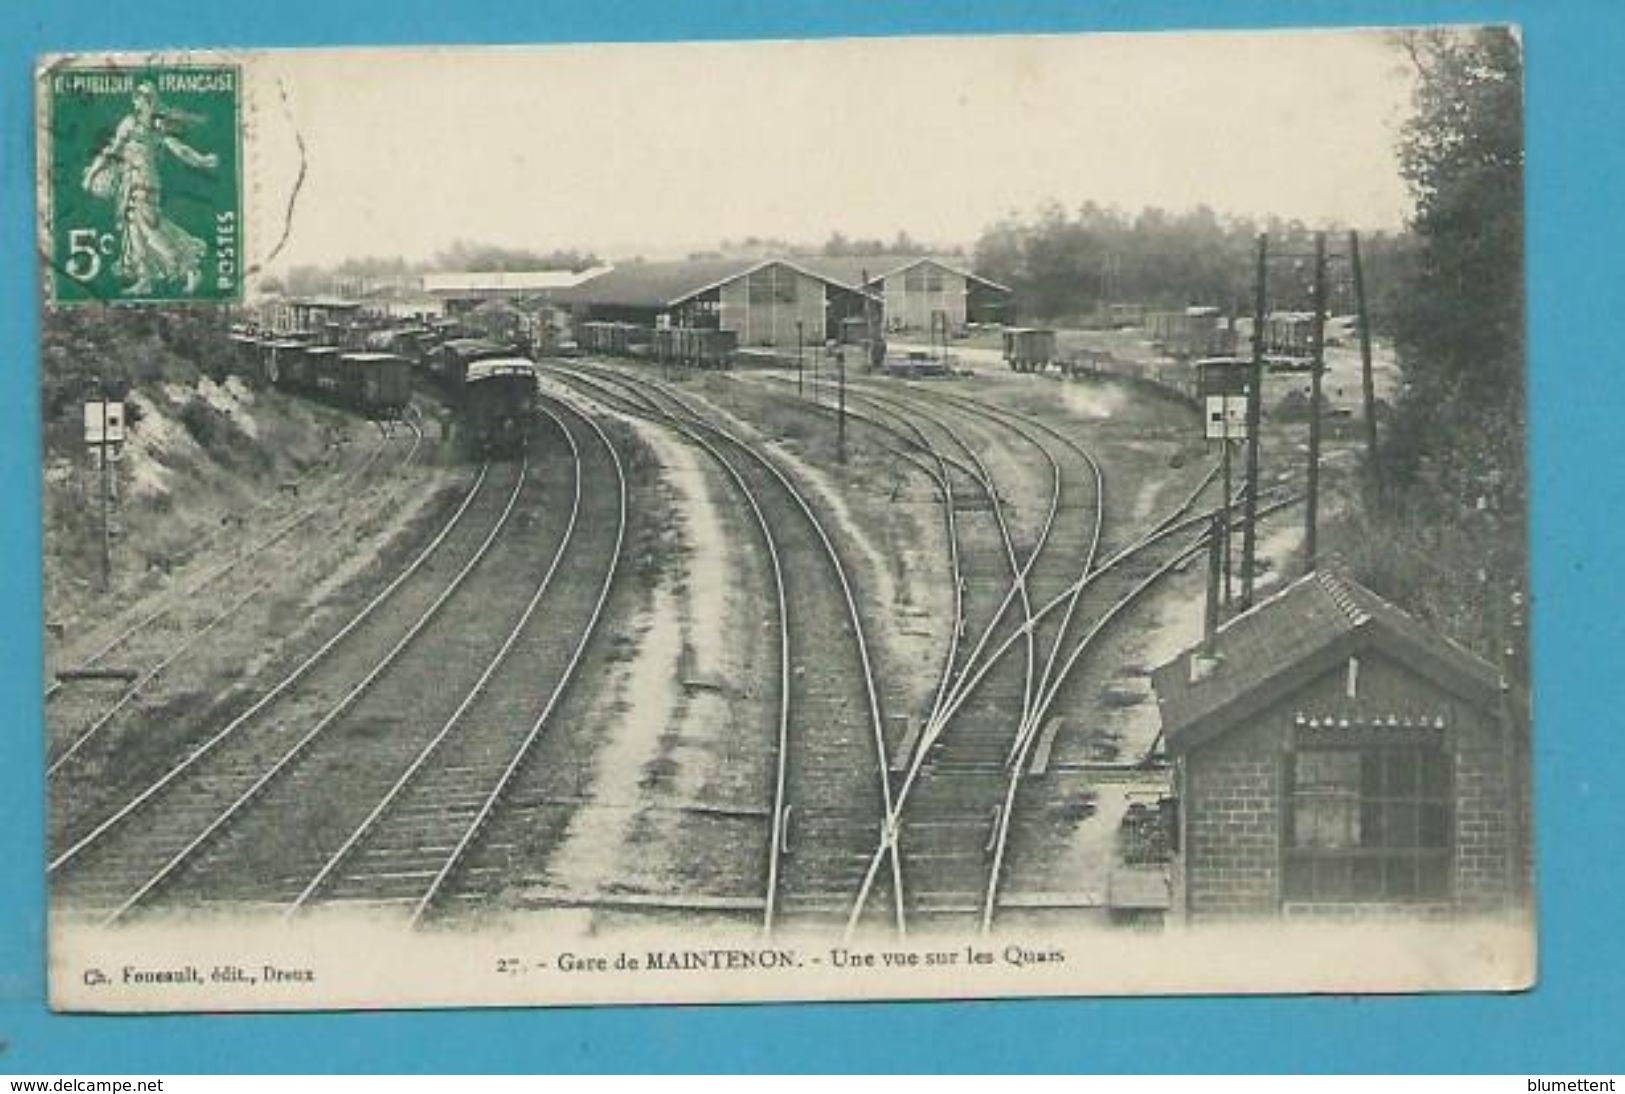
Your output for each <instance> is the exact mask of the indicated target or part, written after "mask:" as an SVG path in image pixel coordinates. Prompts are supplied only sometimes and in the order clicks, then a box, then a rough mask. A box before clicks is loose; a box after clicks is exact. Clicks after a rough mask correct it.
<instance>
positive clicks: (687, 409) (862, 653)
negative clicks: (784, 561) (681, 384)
mask: <svg viewBox="0 0 1625 1094" xmlns="http://www.w3.org/2000/svg"><path fill="white" fill-rule="evenodd" d="M561 370H564V371H569V372H584V373H586V374H588V375H589V376H599V377H602V378H603V379H604V380H605V381H607V382H610V383H613V384H615V385H616V386H620V387H625V386H628V385H630V384H631V383H632V382H633V381H632V380H631V379H630V378H628V377H626V376H625V375H624V374H622V373H620V372H619V371H618V370H614V369H593V368H584V367H582V366H573V367H570V368H568V369H562V367H561ZM649 386H652V387H655V388H656V389H658V390H659V391H660V392H661V394H662V396H663V397H664V398H665V399H667V400H669V401H670V402H671V403H674V404H676V405H677V406H678V407H680V408H681V409H682V411H683V413H684V414H685V415H686V416H687V417H688V418H689V420H690V421H691V422H692V423H693V424H694V425H695V426H697V427H698V428H701V429H704V430H706V431H709V432H711V433H713V434H715V435H716V436H718V437H720V438H722V439H723V440H725V441H727V442H728V443H730V444H732V445H733V446H734V447H736V448H737V449H739V450H740V451H741V452H743V453H744V454H745V455H746V456H747V457H749V458H750V459H751V460H752V461H753V462H755V463H756V464H757V465H758V466H760V467H761V468H762V469H763V470H764V471H766V472H767V473H768V474H769V475H770V476H771V477H772V478H773V480H775V481H776V482H777V483H778V484H779V486H780V488H781V489H782V490H783V491H784V493H785V494H786V495H787V496H788V497H789V498H790V500H791V501H792V502H794V503H795V507H796V508H797V509H799V510H800V512H801V513H802V514H803V516H804V517H805V518H806V520H807V522H808V524H809V526H810V527H811V528H812V530H813V532H814V534H815V535H816V536H817V538H818V540H819V542H820V544H821V545H822V547H823V548H824V554H825V557H826V558H827V559H828V560H829V562H830V565H831V569H832V570H833V572H834V574H835V576H836V579H837V581H838V583H839V585H840V587H841V591H842V595H843V598H844V600H845V607H846V614H847V617H848V618H849V619H850V620H851V623H852V633H853V637H854V640H855V644H856V648H857V652H858V660H859V665H860V667H861V670H862V676H863V683H864V687H865V690H866V695H867V700H868V707H869V713H870V719H869V720H870V724H871V728H872V731H873V735H874V744H875V757H876V773H877V775H878V781H879V784H880V790H881V804H882V807H883V811H884V812H883V817H889V816H891V815H892V797H891V783H890V776H889V773H888V770H887V767H888V765H887V759H886V748H885V735H884V731H883V728H882V725H881V718H880V700H879V695H878V692H877V689H876V687H875V679H874V669H873V665H872V662H871V660H870V656H869V648H868V641H867V639H866V637H865V633H864V629H863V622H862V617H861V615H860V614H859V612H858V610H857V601H856V597H855V596H854V594H853V591H852V585H851V581H850V580H849V579H848V576H847V573H846V568H845V566H844V564H843V563H842V562H841V559H840V555H839V553H838V552H837V551H836V549H835V545H834V542H833V541H832V540H831V539H830V537H829V534H828V532H827V531H826V530H825V528H824V526H823V523H822V521H821V520H819V518H818V516H817V514H816V512H815V510H814V509H813V508H812V505H811V504H810V503H809V502H808V501H807V499H806V498H805V497H804V496H803V495H802V493H801V491H800V490H799V489H797V488H796V486H795V485H794V484H793V483H792V482H791V481H790V480H789V478H788V477H787V476H786V475H785V474H784V473H783V472H782V471H781V470H780V469H779V468H778V466H777V464H776V462H775V461H773V460H771V459H769V458H768V457H767V456H765V455H764V454H762V453H760V452H758V451H756V449H755V448H754V447H753V446H752V445H750V444H749V443H748V442H746V441H744V440H743V439H741V438H739V437H738V436H736V435H734V434H733V433H731V432H729V431H728V430H726V429H724V428H722V427H721V426H719V425H715V424H713V423H710V422H707V421H705V420H704V419H703V418H702V417H701V416H700V415H699V414H698V413H697V412H696V411H695V410H694V408H693V407H692V406H691V405H690V404H689V403H688V402H687V401H686V400H685V399H683V398H682V397H680V396H679V395H677V394H676V393H675V392H673V391H672V390H671V389H670V387H669V386H668V385H664V384H656V383H653V382H652V381H651V382H650V385H649ZM637 394H638V397H639V398H640V399H641V400H642V401H643V402H644V403H645V405H649V406H653V407H656V412H657V413H659V414H661V415H662V416H665V417H669V418H673V419H675V418H676V417H677V416H676V415H674V414H672V412H671V411H670V410H669V409H665V408H659V407H658V405H657V404H655V403H654V401H653V400H652V399H651V398H650V397H649V396H648V395H647V393H645V392H637ZM786 648H787V647H786ZM786 694H788V689H786ZM782 815H783V813H782V810H775V817H776V818H782ZM775 833H776V838H775V841H774V846H776V847H781V848H782V839H780V838H777V837H780V836H782V828H781V827H779V826H778V824H776V825H775ZM892 879H893V892H894V906H893V921H894V924H895V927H896V930H897V932H898V934H899V935H901V934H903V933H904V932H905V931H906V925H907V921H906V913H905V911H904V905H903V876H902V864H901V861H900V859H899V857H898V856H897V855H896V854H895V853H894V854H893V855H892Z"/></svg>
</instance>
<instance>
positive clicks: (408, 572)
mask: <svg viewBox="0 0 1625 1094" xmlns="http://www.w3.org/2000/svg"><path fill="white" fill-rule="evenodd" d="M488 469H489V467H488V465H486V466H482V467H481V468H480V471H479V474H478V476H477V477H476V478H475V480H474V482H473V483H472V484H471V485H470V487H469V489H468V492H467V493H466V494H465V495H464V496H463V500H462V503H461V504H460V505H459V506H458V507H457V510H456V511H455V512H454V513H453V514H452V515H451V517H450V518H449V519H448V520H447V521H446V523H445V524H444V525H443V526H442V527H441V528H440V530H439V531H438V532H437V533H436V535H435V537H434V538H433V539H432V540H431V541H430V542H429V544H428V545H427V546H426V547H424V548H423V550H422V551H421V552H419V554H418V555H417V557H416V558H414V559H413V560H412V562H411V563H410V564H408V565H407V567H406V568H405V569H404V570H402V571H401V572H400V573H399V574H397V575H396V577H395V578H394V580H392V581H391V582H390V583H389V584H388V585H387V586H385V587H384V589H383V590H382V591H380V592H379V593H378V594H377V595H376V596H374V597H373V598H372V599H371V600H370V601H368V602H367V604H366V606H365V607H363V608H362V609H361V610H360V611H359V612H357V613H356V614H355V615H354V616H352V617H351V618H350V620H349V621H348V622H347V623H345V625H344V626H343V627H342V628H340V629H339V631H338V632H337V633H336V634H334V635H332V636H331V637H330V638H328V639H327V641H325V642H324V643H322V645H321V646H320V648H318V649H317V650H316V652H314V653H312V654H311V655H310V656H309V657H307V658H306V659H305V660H304V661H303V662H301V663H300V664H299V665H298V666H297V667H296V668H295V669H293V671H291V672H289V673H288V674H287V675H286V676H284V677H283V678H282V679H281V680H280V681H278V682H277V684H276V685H274V686H273V687H272V688H271V689H270V690H269V691H267V692H266V693H265V694H264V695H262V696H261V697H260V698H259V699H258V700H256V701H255V702H254V704H253V705H252V706H250V707H249V708H248V709H247V710H245V711H243V712H242V713H241V714H239V715H237V716H236V717H235V718H233V719H232V720H231V721H230V722H228V723H227V724H226V725H225V727H224V728H222V729H220V730H218V731H217V732H216V733H215V734H214V735H213V736H211V737H210V738H209V739H208V740H207V741H205V742H204V743H203V744H201V745H199V746H198V747H197V748H196V749H195V750H193V751H192V752H191V753H190V754H189V755H188V756H187V757H186V759H184V760H182V761H181V762H180V763H179V764H177V765H176V766H174V767H172V768H170V769H169V771H167V772H166V773H165V774H164V775H163V776H162V777H160V778H159V779H158V780H157V781H156V782H154V783H152V784H151V785H149V786H148V787H147V789H146V790H144V791H142V792H141V793H140V794H138V795H136V797H134V798H133V799H131V800H130V801H129V802H127V803H126V804H125V805H123V806H122V807H120V808H119V809H118V810H117V811H115V812H114V813H113V814H112V815H111V816H109V817H108V818H107V819H105V820H103V821H102V822H101V823H100V824H98V825H97V826H96V827H95V828H93V829H92V830H91V831H90V832H89V833H88V834H86V835H85V836H82V837H81V838H80V839H78V840H77V841H76V842H75V843H74V844H73V845H72V846H70V847H69V848H68V849H67V850H65V851H63V852H62V853H61V854H59V855H57V856H56V857H55V858H54V859H52V860H51V861H50V863H49V864H48V865H47V867H46V872H47V873H55V872H56V871H57V870H59V869H61V868H62V867H63V866H65V865H67V864H68V863H70V862H72V861H73V860H74V859H75V858H76V857H77V856H78V855H80V854H81V853H83V852H84V851H85V850H86V849H87V848H89V847H91V846H92V845H94V844H95V843H97V842H98V841H99V840H101V838H102V837H103V836H105V835H106V834H107V833H108V832H109V831H111V830H112V829H113V828H115V827H117V826H118V825H119V824H121V823H122V822H123V821H124V820H126V819H127V818H128V817H129V816H131V815H132V814H133V813H135V812H136V811H137V810H138V809H140V807H141V806H142V805H144V804H145V803H146V802H147V801H149V800H150V799H151V798H152V797H153V796H154V795H156V794H158V793H159V792H160V791H161V790H163V789H164V787H166V786H168V785H169V784H170V783H171V782H173V781H174V780H175V779H177V778H179V777H180V776H181V775H182V774H183V773H184V772H186V771H187V770H188V769H189V768H191V766H192V765H193V764H195V763H197V762H198V761H199V760H201V759H203V757H204V756H206V755H208V754H209V753H210V752H211V751H213V750H214V749H215V748H216V747H217V746H218V745H220V744H221V743H222V742H223V741H225V740H227V739H228V738H230V737H231V736H232V735H233V734H235V733H236V732H237V730H238V729H239V728H241V727H242V726H243V725H244V724H246V723H247V722H248V721H249V720H250V719H252V718H253V717H254V716H255V715H257V714H258V713H259V712H260V711H262V710H264V709H265V708H266V707H267V706H269V705H270V704H271V703H272V702H274V701H275V700H276V699H277V698H278V697H279V696H280V695H281V694H282V693H283V692H284V691H286V690H287V689H288V688H290V687H292V686H293V685H294V684H296V683H297V682H298V681H299V680H300V679H302V678H303V677H304V676H305V674H306V673H308V672H309V671H310V670H311V669H312V668H313V667H315V666H316V664H317V663H319V662H320V661H321V660H322V659H323V658H325V657H326V656H327V654H328V653H329V652H331V651H332V649H333V648H334V647H335V646H337V645H338V644H339V643H340V642H341V641H343V640H344V639H345V638H346V637H348V636H349V635H350V633H351V632H352V631H354V630H355V629H356V628H357V627H359V626H360V625H361V624H362V623H363V622H365V621H366V619H367V618H368V617H369V616H371V615H372V613H373V611H374V610H376V609H377V608H378V606H379V605H380V604H382V603H384V601H386V600H388V599H389V597H390V596H391V595H393V594H394V592H395V591H396V590H397V589H398V588H400V586H401V585H403V584H405V582H406V581H407V579H408V578H410V577H411V576H412V575H413V574H414V573H416V572H417V571H418V569H420V568H421V567H422V565H423V564H424V562H426V561H427V560H428V558H429V556H430V555H432V554H433V553H434V552H435V550H436V549H437V548H438V547H439V546H440V545H441V543H443V542H444V541H445V539H446V537H447V536H449V535H450V534H451V532H452V529H453V528H455V527H456V526H457V524H458V522H460V521H461V520H462V518H463V514H464V513H466V512H467V511H468V508H469V506H470V505H471V504H473V501H474V499H475V498H476V497H477V496H478V495H479V493H480V491H481V490H482V489H483V488H484V485H485V479H486V473H487V471H488Z"/></svg>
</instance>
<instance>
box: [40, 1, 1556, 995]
mask: <svg viewBox="0 0 1625 1094" xmlns="http://www.w3.org/2000/svg"><path fill="white" fill-rule="evenodd" d="M1522 102H1523V59H1522V43H1521V39H1520V37H1519V34H1518V32H1517V30H1516V29H1515V28H1507V27H1450V28H1438V29H1423V30H1416V29H1411V30H1404V31H1387V30H1380V29H1373V30H1360V31H1308V30H1305V31H1274V32H1268V33H1266V32H1233V33H1202V34H1184V33H1158V34H1131V35H1065V36H1006V37H945V38H914V39H911V38H892V39H848V40H839V39H837V40H821V41H763V42H731V43H674V44H658V45H657V44H648V45H590V46H549V47H534V48H533V47H503V48H458V49H443V48H432V49H431V48H424V49H379V50H353V49H344V50H307V51H243V50H233V51H225V50H221V51H193V52H182V53H173V54H163V53H159V54H142V55H134V54H108V55H73V56H51V57H45V58H42V59H41V60H40V62H39V67H38V71H37V119H38V142H37V149H38V155H37V164H38V201H39V204H38V208H39V222H38V227H37V240H38V250H39V258H40V280H39V291H40V297H41V307H42V309H43V325H42V345H41V347H40V383H41V390H42V409H43V415H44V422H43V426H44V446H45V447H44V454H43V464H44V479H45V484H44V520H45V527H44V545H45V557H44V560H43V575H44V582H45V613H46V616H45V620H44V628H45V650H46V656H45V660H46V668H47V678H46V679H45V681H44V682H43V684H44V711H45V729H46V733H47V748H46V755H47V766H46V770H45V771H43V772H41V776H40V777H41V778H43V779H44V780H45V781H46V784H47V787H48V801H49V817H48V825H47V827H48V856H47V861H46V862H45V863H44V864H42V868H43V869H44V870H45V871H46V873H47V875H48V879H49V897H50V923H51V928H50V975H51V996H52V1001H53V1005H54V1006H55V1007H57V1008H59V1009H65V1010H87V1011H175V1010H211V1011H219V1010H256V1009H299V1008H332V1007H343V1008H387V1007H407V1006H426V1005H527V1004H575V1003H616V1002H667V1001H675V1002H691V1001H745V1000H795V999H880V998H982V997H997V996H1014V995H1088V994H1094V995H1116V994H1131V993H1146V992H1159V993H1170V992H1225V993H1252V992H1316V991H1339V992H1346V991H1353V992H1411V991H1435V990H1484V989H1489V990H1513V989H1518V988H1522V987H1526V986H1528V985H1529V984H1531V983H1532V982H1533V980H1534V977H1535V957H1534V926H1533V919H1532V909H1533V907H1534V899H1533V878H1534V873H1535V871H1534V863H1533V859H1532V846H1533V841H1532V838H1531V829H1532V816H1531V794H1530V756H1531V748H1530V742H1531V732H1532V730H1531V725H1530V717H1529V702H1528V695H1529V655H1528V632H1527V627H1526V621H1525V614H1526V609H1527V604H1526V588H1527V570H1528V554H1527V544H1528V535H1527V514H1528V484H1527V478H1526V472H1525V453H1524V444H1525V437H1524V424H1523V423H1524V421H1525V412H1524V371H1525V363H1524V357H1525V350H1524V319H1523V307H1524V305H1523V292H1524V288H1523V254H1522V238H1523V147H1524V134H1523V114H1522Z"/></svg>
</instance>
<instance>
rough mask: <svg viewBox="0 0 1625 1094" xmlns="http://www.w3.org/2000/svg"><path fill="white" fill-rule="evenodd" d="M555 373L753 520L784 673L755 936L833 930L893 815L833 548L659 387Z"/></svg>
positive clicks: (893, 921) (878, 719) (761, 470)
mask: <svg viewBox="0 0 1625 1094" xmlns="http://www.w3.org/2000/svg"><path fill="white" fill-rule="evenodd" d="M556 372H557V373H558V374H560V375H562V376H564V377H566V378H568V379H570V380H571V381H572V382H574V383H576V384H578V385H579V386H582V387H583V389H584V390H586V391H588V392H589V394H592V395H596V396H597V397H598V398H601V399H602V398H608V399H610V400H613V401H616V402H618V403H619V404H620V405H622V406H623V407H627V408H630V410H631V411H632V412H634V413H639V414H642V415H644V416H646V417H649V418H650V419H652V420H655V421H662V422H665V423H667V424H669V425H672V426H674V427H675V428H677V429H678V430H679V432H681V433H683V434H684V435H685V436H687V437H688V438H689V439H691V440H693V441H695V443H697V444H699V445H700V446H701V447H702V448H703V449H704V450H705V451H707V452H708V453H709V454H710V456H711V457H712V458H713V459H715V460H716V461H717V462H718V464H719V466H721V467H722V468H723V470H724V473H725V474H726V475H727V476H728V477H729V479H730V481H731V482H732V483H733V484H734V486H735V488H736V489H737V490H738V491H739V493H740V495H741V497H742V498H743V499H744V500H745V502H746V504H747V506H748V507H749V508H750V510H751V512H752V514H753V520H754V521H755V523H756V526H757V528H758V531H759V532H760V534H761V535H762V537H763V542H764V546H765V550H766V552H767V554H768V556H769V558H770V568H771V570H772V573H773V575H774V583H775V589H774V600H775V604H776V606H777V616H778V620H779V628H778V631H779V634H778V637H779V643H780V647H779V662H780V669H781V680H780V684H779V705H778V711H779V722H778V725H777V726H775V727H774V739H775V742H776V758H775V776H774V787H773V788H772V790H771V792H770V797H771V800H772V802H773V806H772V811H771V818H772V819H771V822H770V825H769V830H768V832H767V833H766V837H767V840H768V845H769V846H768V856H767V863H768V866H767V873H766V877H765V878H764V882H763V885H764V894H765V899H764V909H765V910H764V927H766V928H767V929H770V930H772V929H785V928H792V929H793V928H797V927H807V928H816V927H827V926H830V925H833V924H838V923H840V922H842V921H843V919H844V917H845V915H846V912H847V908H848V905H849V901H850V894H851V893H852V892H853V891H854V889H855V887H856V885H857V884H858V882H859V881H860V879H861V877H862V873H863V870H864V868H865V866H866V864H867V859H868V856H867V851H868V848H869V847H870V846H872V845H873V843H874V841H875V840H876V839H877V838H878V836H879V834H880V826H881V824H882V823H883V821H884V818H885V817H886V816H887V815H888V814H889V812H890V803H891V786H890V776H889V773H888V771H887V769H886V749H885V738H884V733H883V731H882V724H883V723H882V711H881V707H880V698H879V689H878V686H877V684H876V681H875V675H874V671H873V667H872V663H871V659H870V653H869V649H868V645H867V641H866V639H865V636H864V630H863V622H862V617H861V615H860V613H859V611H858V605H857V596H856V593H855V591H854V587H853V583H852V581H851V580H850V578H849V576H848V574H847V571H846V567H845V565H844V563H843V561H842V559H841V555H840V552H839V551H838V550H837V548H836V545H835V541H834V539H833V537H832V536H831V535H830V534H829V532H828V531H827V529H826V528H825V527H824V523H823V520H822V518H821V517H820V516H819V513H818V510H817V508H816V507H815V506H814V505H813V503H811V502H810V501H809V500H808V498H807V497H806V495H805V494H804V493H803V492H802V491H801V489H800V488H799V487H797V485H796V484H795V483H794V482H793V480H792V479H791V478H790V476H789V475H788V474H786V473H785V472H784V471H783V470H782V469H781V468H780V467H779V466H778V464H777V462H776V461H775V460H774V459H773V458H772V457H770V456H768V455H766V454H765V453H763V452H761V451H759V450H758V449H757V447H756V446H755V445H753V444H751V443H750V442H748V441H747V440H745V439H744V438H742V437H740V436H737V435H735V434H734V433H732V432H730V431H729V430H727V429H724V428H722V427H721V426H719V425H716V424H715V423H712V422H708V421H706V420H705V419H704V417H703V416H702V415H700V414H699V413H697V412H696V411H695V409H694V408H693V407H692V405H690V404H689V403H688V402H687V401H686V400H685V399H684V398H683V397H682V396H680V395H678V394H676V393H675V392H674V391H672V390H671V389H670V388H668V387H666V386H665V385H658V384H654V383H652V382H650V383H644V384H640V385H636V386H634V385H633V383H632V382H631V381H629V380H628V378H627V377H625V376H624V375H623V374H621V373H619V372H617V371H615V370H605V369H597V368H585V367H580V366H575V367H570V368H559V369H556ZM610 392H613V394H610ZM786 560H790V562H791V563H793V564H787V561H786ZM812 560H817V564H816V565H815V564H812ZM889 861H890V866H891V872H890V873H889V875H888V876H887V878H886V880H885V882H884V883H882V885H881V886H880V888H881V889H882V890H884V892H882V893H879V894H877V895H878V897H879V899H877V901H876V906H877V908H885V909H887V911H886V912H885V913H883V914H881V918H882V919H883V920H884V921H888V922H889V924H890V926H891V927H892V929H894V930H898V931H901V930H902V929H903V926H904V916H905V912H904V904H903V894H904V885H903V874H902V870H901V864H900V862H899V860H898V859H897V858H896V857H895V856H893V857H892V858H891V859H890V860H889Z"/></svg>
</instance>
